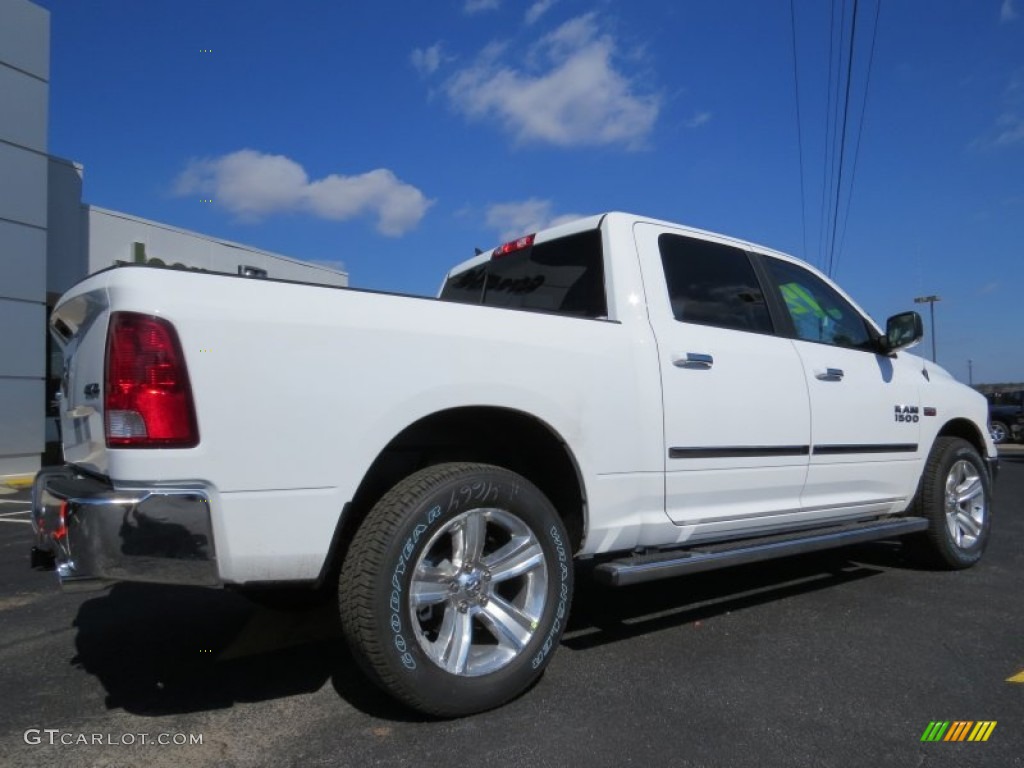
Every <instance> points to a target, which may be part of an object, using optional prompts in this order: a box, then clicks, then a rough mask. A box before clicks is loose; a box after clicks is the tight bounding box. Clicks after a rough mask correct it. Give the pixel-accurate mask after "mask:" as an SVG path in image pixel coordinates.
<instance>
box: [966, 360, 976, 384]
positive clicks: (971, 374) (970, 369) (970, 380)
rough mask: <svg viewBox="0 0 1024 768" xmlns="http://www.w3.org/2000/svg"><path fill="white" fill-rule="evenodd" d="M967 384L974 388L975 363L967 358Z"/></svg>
mask: <svg viewBox="0 0 1024 768" xmlns="http://www.w3.org/2000/svg"><path fill="white" fill-rule="evenodd" d="M967 383H968V384H970V385H971V386H972V387H973V386H974V361H973V360H971V359H970V358H967Z"/></svg>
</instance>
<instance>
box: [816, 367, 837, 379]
mask: <svg viewBox="0 0 1024 768" xmlns="http://www.w3.org/2000/svg"><path fill="white" fill-rule="evenodd" d="M843 375H844V374H843V369H842V368H826V369H825V370H824V371H815V372H814V376H815V378H818V379H821V380H822V381H842V380H843Z"/></svg>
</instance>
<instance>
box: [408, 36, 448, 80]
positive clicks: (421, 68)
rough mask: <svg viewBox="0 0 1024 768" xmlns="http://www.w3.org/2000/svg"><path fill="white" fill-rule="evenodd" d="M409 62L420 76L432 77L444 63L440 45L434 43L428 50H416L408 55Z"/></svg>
mask: <svg viewBox="0 0 1024 768" xmlns="http://www.w3.org/2000/svg"><path fill="white" fill-rule="evenodd" d="M409 60H410V61H411V62H412V65H413V66H414V67H416V71H417V72H419V73H420V74H421V75H432V74H434V73H435V72H437V68H438V67H440V66H441V62H442V61H444V52H443V51H442V50H441V43H434V44H433V45H432V46H430V47H429V48H416V49H414V50H413V52H412V53H411V54H410V55H409Z"/></svg>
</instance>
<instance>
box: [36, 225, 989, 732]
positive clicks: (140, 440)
mask: <svg viewBox="0 0 1024 768" xmlns="http://www.w3.org/2000/svg"><path fill="white" fill-rule="evenodd" d="M51 330H52V332H53V334H54V335H55V337H56V338H57V340H58V341H59V343H60V345H61V346H62V348H63V350H64V358H65V370H66V372H65V375H64V382H63V391H62V406H61V407H62V427H63V436H64V438H63V439H64V454H65V459H66V462H67V464H66V465H65V466H64V467H62V468H56V469H51V470H47V471H44V472H42V473H40V475H39V476H38V478H37V480H36V483H35V486H34V489H33V518H34V523H35V528H36V533H37V537H36V539H37V541H36V550H35V551H34V557H35V560H36V561H37V562H39V561H45V560H46V559H47V558H55V561H56V563H55V564H56V568H57V570H58V574H59V576H60V579H61V581H62V583H63V584H65V585H71V584H74V583H78V582H91V583H93V584H105V583H108V582H109V581H116V580H128V581H148V582H161V583H167V584H192V585H207V586H211V587H215V586H228V587H235V588H242V589H247V590H253V589H254V588H257V587H261V586H263V587H269V586H274V587H281V586H294V587H299V586H302V587H308V588H310V589H314V588H318V587H321V588H324V589H325V591H326V587H335V588H336V590H337V600H338V604H339V608H340V615H341V623H342V626H343V628H344V633H345V637H346V639H347V641H348V642H349V644H350V645H351V648H352V651H353V653H354V655H355V657H356V658H357V659H358V660H359V662H360V664H361V666H362V667H363V668H364V669H365V670H366V672H367V674H368V675H369V677H370V678H371V679H373V680H374V681H375V682H376V683H378V684H380V685H381V686H383V687H384V688H385V689H386V690H388V691H390V692H391V693H392V694H393V695H394V696H396V697H397V698H398V699H400V700H401V701H403V702H405V703H406V704H408V705H410V706H412V707H414V708H416V709H419V710H421V711H423V712H427V713H432V714H435V715H442V716H457V715H462V714H466V713H471V712H477V711H481V710H484V709H487V708H489V707H495V706H498V705H500V704H502V703H503V702H505V701H507V700H509V699H510V698H512V697H514V696H516V695H518V694H519V693H521V692H522V691H523V690H525V689H526V688H527V687H528V686H529V685H530V684H531V683H532V682H533V681H534V680H535V679H536V678H537V677H538V676H539V675H540V674H541V672H542V671H543V669H544V667H545V665H546V664H547V663H548V662H549V661H550V658H551V654H552V652H553V651H554V649H555V648H556V647H557V646H558V644H559V639H560V636H561V633H562V631H563V629H564V628H565V625H566V621H567V616H568V613H569V606H570V603H571V600H572V594H573V576H574V573H575V572H576V570H577V568H578V566H580V565H581V564H583V563H584V562H586V563H587V564H588V567H587V568H586V571H587V572H588V573H592V574H593V576H594V577H595V578H597V579H599V580H601V581H603V582H604V583H606V584H609V585H629V584H635V583H638V582H643V581H647V580H651V579H660V578H665V577H673V576H677V575H680V574H686V573H691V572H695V571H701V570H707V569H711V568H718V567H723V566H728V565H732V564H736V563H745V562H750V561H753V560H759V559H767V558H773V557H779V556H783V555H787V554H792V553H799V552H806V551H810V550H816V549H823V548H827V547H834V546H841V545H844V544H848V543H855V542H862V541H867V540H872V539H882V538H892V537H897V536H904V537H905V541H906V542H907V544H908V545H909V546H911V547H912V548H913V549H914V551H916V552H917V553H918V554H920V555H921V556H922V557H924V558H926V559H928V560H930V561H932V562H933V563H934V564H936V565H938V566H940V567H948V568H963V567H967V566H970V565H972V564H973V563H975V562H976V561H977V560H978V559H979V558H980V557H981V555H982V552H983V550H984V549H985V545H986V542H987V540H988V536H989V530H990V525H991V517H992V491H991V488H992V483H993V480H994V475H995V472H996V469H997V467H998V463H997V458H996V450H995V447H994V446H993V444H992V441H991V439H990V437H989V434H988V430H987V427H986V420H987V415H986V404H985V400H984V398H983V397H982V396H981V395H980V394H977V393H976V392H974V391H972V390H970V389H968V388H967V387H965V386H963V385H961V384H959V383H957V382H956V381H954V380H953V379H952V378H951V377H950V375H949V374H948V373H947V372H946V371H944V370H943V369H942V368H940V367H938V366H936V365H934V364H933V363H931V362H928V361H926V360H922V359H921V358H919V357H914V356H912V355H910V354H907V353H906V352H904V351H903V350H904V349H905V348H907V347H909V346H911V345H913V344H914V343H916V342H917V341H919V340H920V338H921V335H922V326H921V319H920V317H919V316H918V315H917V314H916V313H913V312H906V313H903V314H898V315H895V316H893V317H891V318H889V320H888V323H887V326H886V328H885V329H884V330H883V329H881V328H880V327H879V326H876V325H875V323H874V322H873V321H872V320H871V319H870V318H869V317H868V316H867V315H866V314H865V313H864V312H863V311H861V310H860V309H859V308H858V307H857V305H856V304H855V303H854V302H853V301H851V300H850V298H849V297H847V296H846V295H845V294H844V293H843V292H842V291H841V290H840V289H838V288H837V287H836V286H835V285H833V284H832V283H830V282H829V280H828V279H826V278H825V277H824V276H823V275H822V274H820V273H819V272H817V271H815V270H814V269H812V268H810V267H808V266H807V265H806V264H804V263H802V262H800V261H798V260H796V259H794V258H792V257H789V256H786V255H784V254H781V253H777V252H774V251H771V250H769V249H767V248H763V247H761V246H757V245H753V244H751V243H747V242H743V241H739V240H735V239H732V238H727V237H723V236H720V235H714V234H710V233H707V232H702V231H699V230H694V229H690V228H687V227H683V226H679V225H676V224H671V223H667V222H663V221H656V220H652V219H648V218H644V217H640V216H633V215H627V214H623V213H609V214H606V215H603V216H595V217H592V218H587V219H582V220H579V221H576V222H573V223H570V224H565V225H563V226H558V227H555V228H552V229H548V230H545V231H542V232H538V233H536V234H534V235H529V236H527V237H523V238H521V239H519V240H516V241H514V242H511V243H507V244H505V245H502V246H500V247H498V248H496V249H494V250H493V251H492V252H487V253H483V254H481V255H479V256H477V257H475V258H473V259H470V260H469V261H466V262H465V263H463V264H460V265H459V266H457V267H455V268H454V269H453V270H452V271H451V272H450V273H449V274H448V275H447V277H446V280H445V282H444V285H443V287H442V289H441V292H440V296H439V297H438V298H436V299H433V298H419V297H410V296H399V295H393V294H382V293H375V292H369V291H360V290H352V289H341V288H335V287H328V286H318V285H306V284H296V283H289V282H284V281H276V280H270V279H254V278H249V277H240V276H233V275H222V274H214V273H206V274H203V273H197V272H192V271H181V270H175V269H170V268H160V267H148V266H123V267H115V268H111V269H108V270H105V271H103V272H100V273H97V274H95V275H92V276H90V277H88V278H87V279H86V280H84V281H83V282H81V283H79V284H78V285H77V286H75V287H74V288H72V289H71V290H70V291H69V292H68V293H67V294H66V295H65V296H64V297H63V298H62V299H61V300H60V302H59V303H58V305H57V306H56V308H55V310H54V312H53V316H52V320H51ZM332 594H333V592H332Z"/></svg>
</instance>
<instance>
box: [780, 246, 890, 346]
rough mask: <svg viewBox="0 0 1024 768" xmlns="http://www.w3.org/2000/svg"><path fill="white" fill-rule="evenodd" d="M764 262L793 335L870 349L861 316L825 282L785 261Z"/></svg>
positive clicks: (865, 325)
mask: <svg viewBox="0 0 1024 768" xmlns="http://www.w3.org/2000/svg"><path fill="white" fill-rule="evenodd" d="M765 264H766V266H767V268H768V273H769V274H770V275H771V277H772V280H773V281H774V283H775V285H776V286H777V287H778V289H779V293H780V294H781V295H782V300H783V301H784V302H785V305H786V310H787V312H788V313H789V316H790V318H791V319H792V320H793V326H794V327H795V329H796V336H797V338H799V339H803V340H804V341H815V342H819V343H822V344H832V345H834V346H837V347H849V348H850V349H863V350H872V351H873V350H874V348H875V343H874V340H873V339H872V335H871V333H870V331H869V330H868V325H867V323H866V322H865V321H864V318H863V317H861V315H860V313H859V312H858V311H857V310H855V309H854V308H853V307H852V306H851V305H850V303H849V302H848V301H846V299H844V298H843V297H842V296H840V295H839V293H838V292H836V290H835V289H834V288H832V287H831V286H830V285H828V283H826V282H825V281H823V280H822V279H821V278H819V277H818V276H817V275H815V274H813V273H811V272H808V271H807V270H806V269H803V268H801V267H798V266H797V265H796V264H791V263H790V262H788V261H782V260H781V259H774V258H765Z"/></svg>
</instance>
